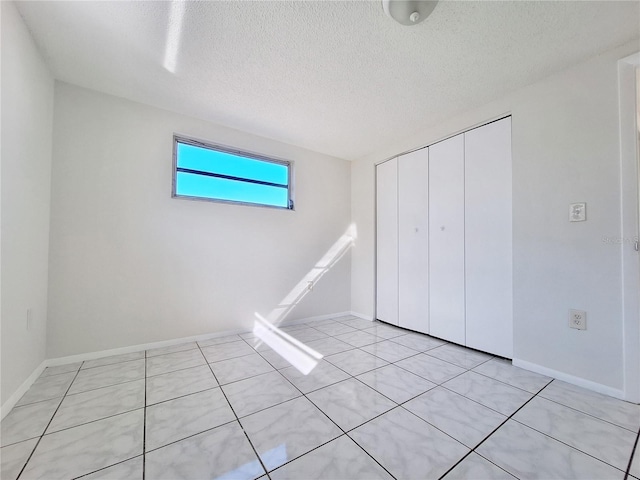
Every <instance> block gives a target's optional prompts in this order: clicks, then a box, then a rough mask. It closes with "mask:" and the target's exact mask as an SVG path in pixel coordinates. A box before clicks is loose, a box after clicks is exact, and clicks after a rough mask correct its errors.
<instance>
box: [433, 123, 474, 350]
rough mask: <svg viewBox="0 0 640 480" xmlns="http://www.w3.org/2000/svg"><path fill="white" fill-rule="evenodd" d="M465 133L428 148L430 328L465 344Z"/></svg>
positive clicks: (443, 336) (436, 334)
mask: <svg viewBox="0 0 640 480" xmlns="http://www.w3.org/2000/svg"><path fill="white" fill-rule="evenodd" d="M464 236H465V232H464V137H463V135H458V136H455V137H452V138H449V139H448V140H444V141H442V142H440V143H436V144H435V145H432V146H430V147H429V291H430V297H429V333H430V334H431V335H434V336H436V337H440V338H443V339H446V340H450V341H452V342H455V343H459V344H462V345H464V344H465V298H464Z"/></svg>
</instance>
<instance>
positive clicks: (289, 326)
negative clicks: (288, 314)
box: [278, 321, 335, 332]
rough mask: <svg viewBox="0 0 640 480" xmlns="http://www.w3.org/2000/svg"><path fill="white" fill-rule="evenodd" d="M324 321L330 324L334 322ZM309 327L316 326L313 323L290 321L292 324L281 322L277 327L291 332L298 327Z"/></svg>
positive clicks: (298, 328)
mask: <svg viewBox="0 0 640 480" xmlns="http://www.w3.org/2000/svg"><path fill="white" fill-rule="evenodd" d="M326 323H328V324H331V323H335V322H333V321H329V322H326ZM324 324H325V323H318V325H324ZM309 327H314V328H316V326H315V325H311V324H308V323H292V324H281V325H278V328H279V329H280V330H282V331H284V332H293V331H295V330H300V329H303V328H309Z"/></svg>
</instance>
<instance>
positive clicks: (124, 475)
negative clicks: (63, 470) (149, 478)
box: [81, 456, 142, 480]
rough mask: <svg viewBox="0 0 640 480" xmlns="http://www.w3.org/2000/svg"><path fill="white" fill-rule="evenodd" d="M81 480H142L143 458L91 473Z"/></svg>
mask: <svg viewBox="0 0 640 480" xmlns="http://www.w3.org/2000/svg"><path fill="white" fill-rule="evenodd" d="M81 480H142V456H139V457H135V458H132V459H130V460H126V461H124V462H120V463H116V464H115V465H111V466H110V467H107V468H103V469H102V470H98V471H97V472H94V473H90V474H89V475H85V476H83V477H81Z"/></svg>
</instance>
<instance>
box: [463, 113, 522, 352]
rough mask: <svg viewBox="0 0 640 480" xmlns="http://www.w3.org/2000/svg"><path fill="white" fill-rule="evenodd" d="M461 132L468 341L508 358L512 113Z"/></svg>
mask: <svg viewBox="0 0 640 480" xmlns="http://www.w3.org/2000/svg"><path fill="white" fill-rule="evenodd" d="M464 136H465V195H466V198H465V230H466V238H467V241H466V245H465V259H466V305H467V311H466V319H467V346H469V347H472V348H476V349H478V350H482V351H485V352H491V353H495V354H497V355H501V356H503V357H507V358H512V357H513V300H512V299H513V288H512V211H511V204H512V201H511V198H512V187H511V118H505V119H503V120H500V121H497V122H493V123H490V124H488V125H485V126H482V127H479V128H476V129H474V130H471V131H469V132H467V133H465V134H464Z"/></svg>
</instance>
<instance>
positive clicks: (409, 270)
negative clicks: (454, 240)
mask: <svg viewBox="0 0 640 480" xmlns="http://www.w3.org/2000/svg"><path fill="white" fill-rule="evenodd" d="M428 235H429V150H428V149H427V148H423V149H421V150H417V151H415V152H411V153H408V154H406V155H402V156H401V157H399V158H398V248H399V250H398V311H399V325H400V326H401V327H404V328H408V329H411V330H416V331H418V332H423V333H429V237H428Z"/></svg>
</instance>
